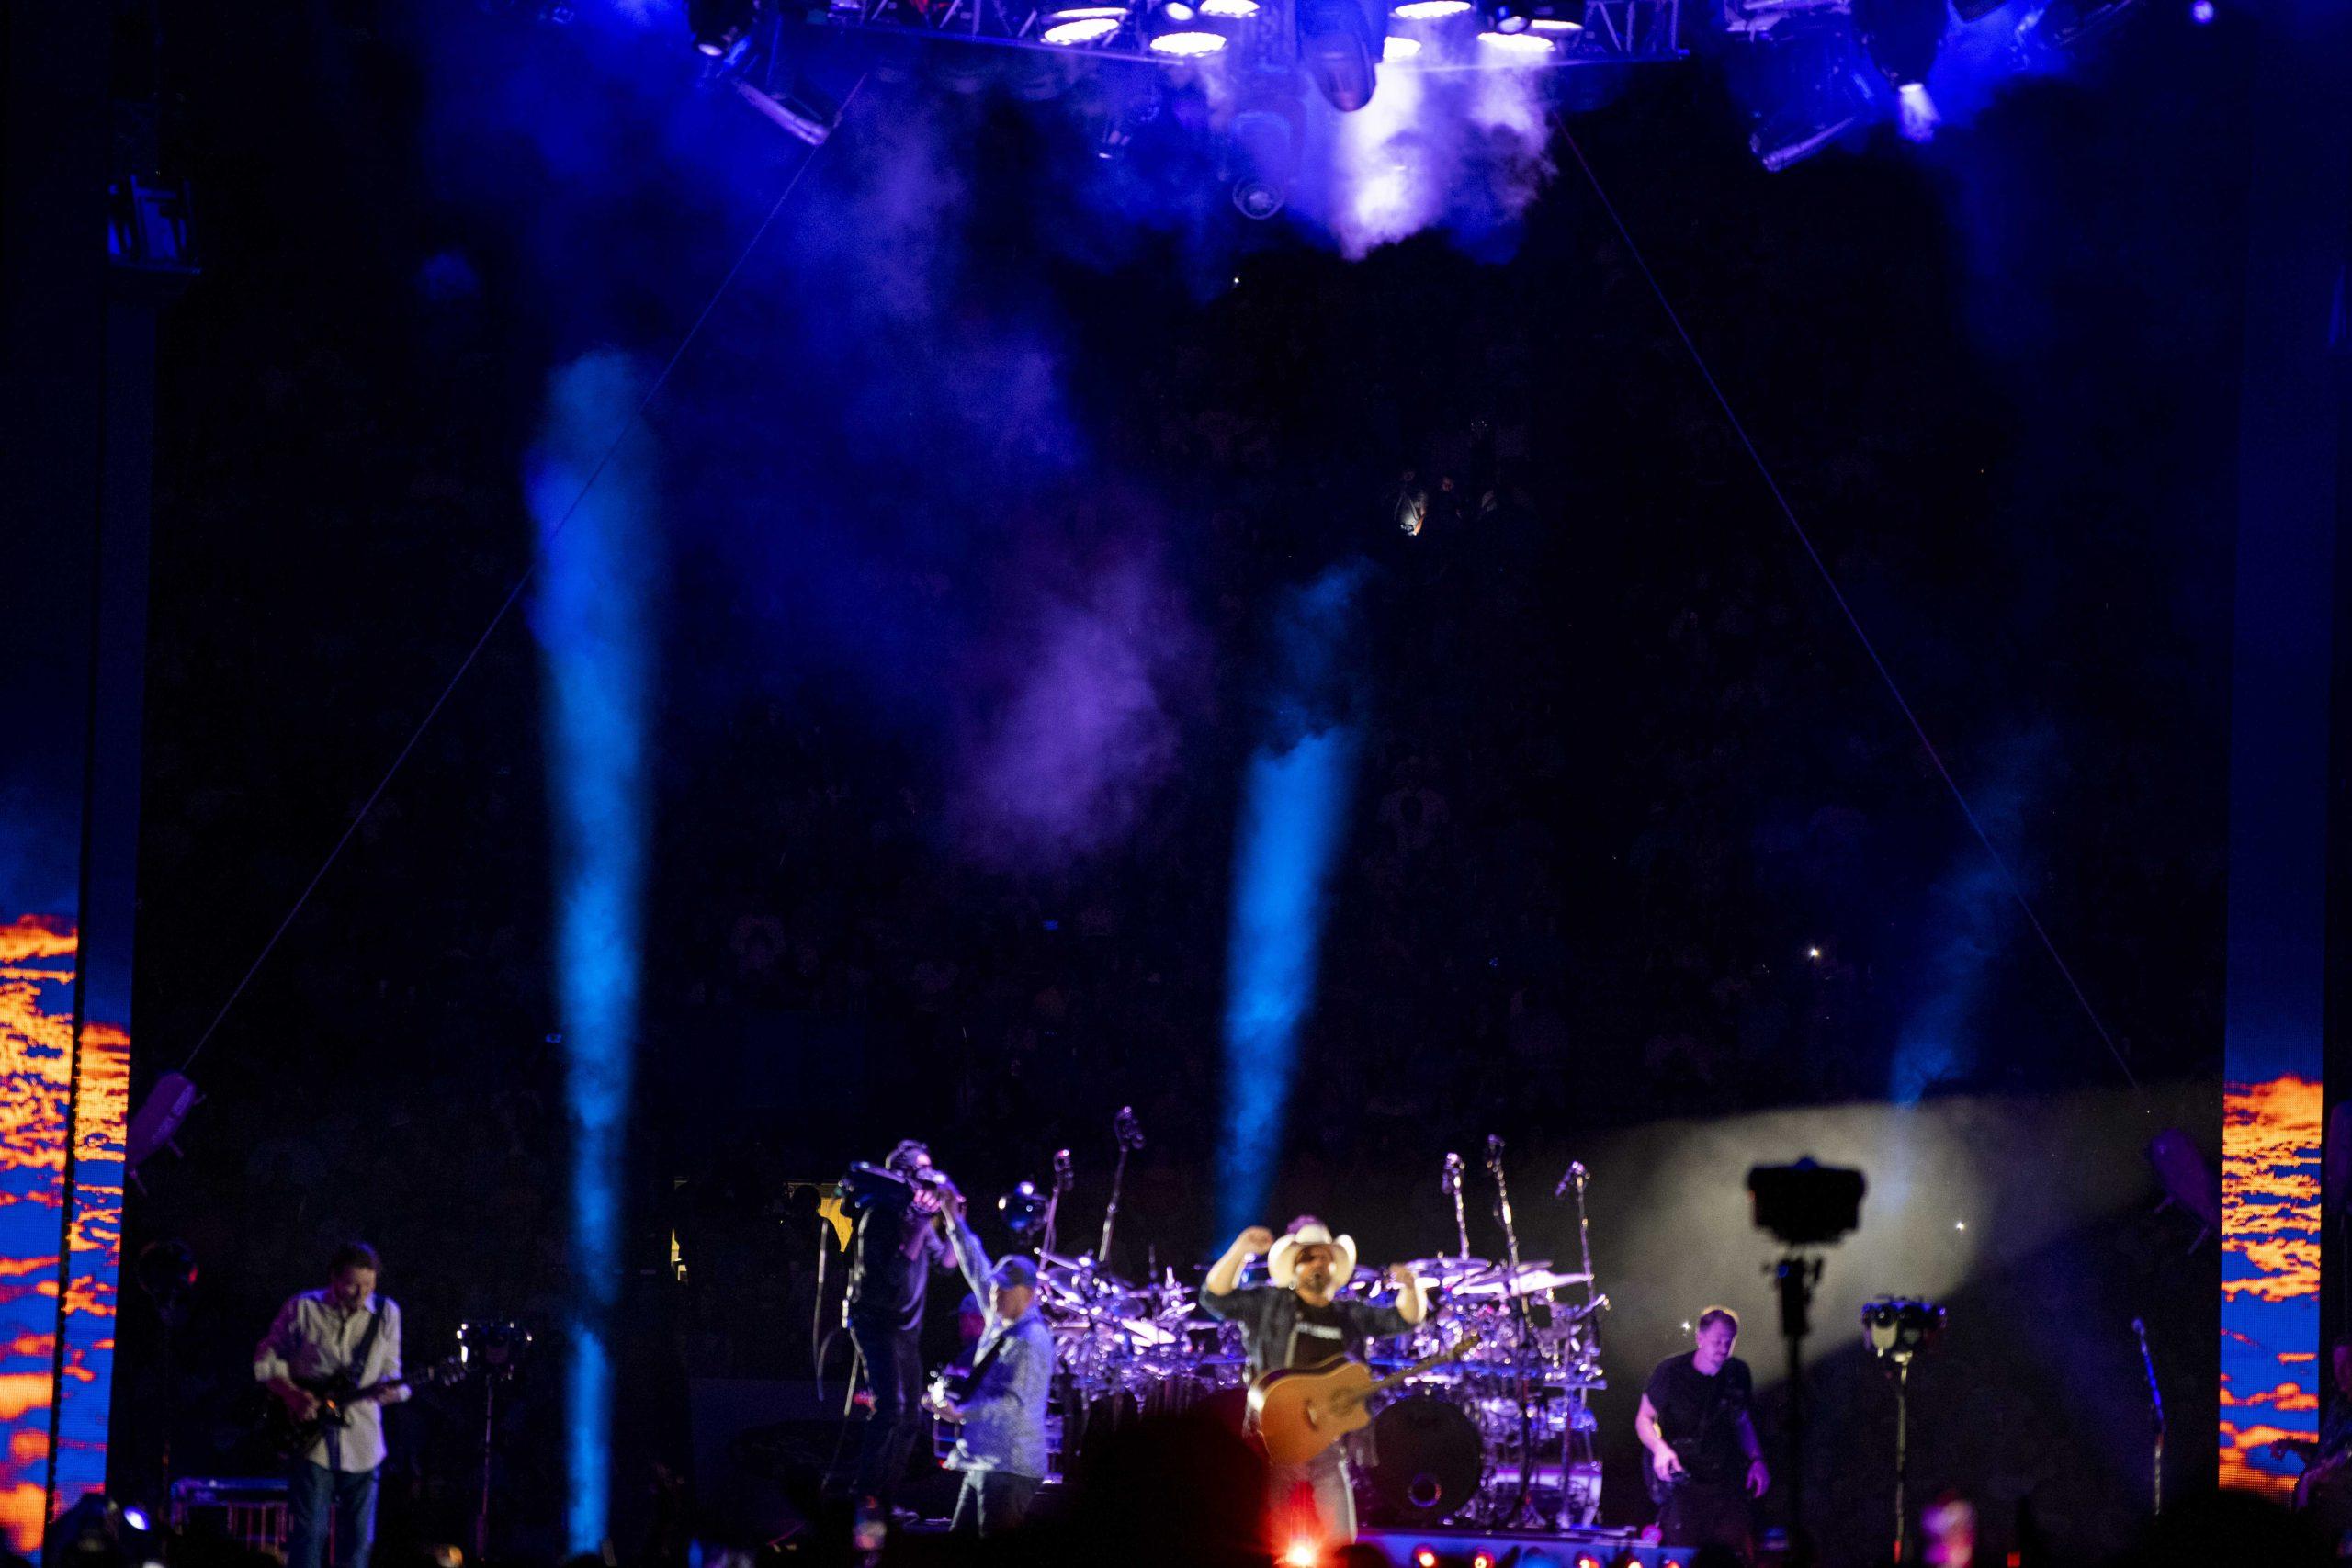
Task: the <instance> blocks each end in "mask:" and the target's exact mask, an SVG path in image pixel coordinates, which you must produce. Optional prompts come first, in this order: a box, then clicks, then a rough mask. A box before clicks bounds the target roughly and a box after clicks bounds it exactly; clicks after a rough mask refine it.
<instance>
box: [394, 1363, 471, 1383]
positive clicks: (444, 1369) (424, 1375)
mask: <svg viewBox="0 0 2352 1568" xmlns="http://www.w3.org/2000/svg"><path fill="white" fill-rule="evenodd" d="M466 1371H467V1367H466V1363H465V1362H463V1361H461V1360H459V1359H458V1358H457V1357H455V1356H451V1357H449V1358H448V1359H447V1360H441V1361H435V1362H434V1363H433V1365H431V1366H429V1367H427V1368H425V1369H424V1371H421V1372H411V1373H410V1374H409V1378H408V1382H409V1386H410V1387H411V1388H450V1387H453V1386H455V1385H456V1384H458V1383H460V1382H464V1381H465V1379H466Z"/></svg>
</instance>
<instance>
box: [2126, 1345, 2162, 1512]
mask: <svg viewBox="0 0 2352 1568" xmlns="http://www.w3.org/2000/svg"><path fill="white" fill-rule="evenodd" d="M2131 1332H2132V1333H2133V1334H2136V1335H2138V1336H2139V1337H2140V1365H2141V1367H2142V1368H2143V1369H2144V1370H2145V1371H2146V1372H2147V1374H2148V1414H2149V1416H2150V1418H2151V1420H2152V1421H2153V1423H2154V1434H2155V1443H2156V1451H2155V1455H2154V1461H2152V1465H2151V1469H2150V1472H2149V1480H2150V1483H2151V1484H2152V1486H2153V1487H2154V1503H2155V1511H2156V1513H2157V1515H2158V1516H2159V1517H2161V1516H2162V1515H2163V1513H2164V1511H2165V1393H2164V1390H2163V1389H2161V1388H2159V1387H2158V1386H2157V1385H2156V1359H2155V1358H2154V1356H2151V1355H2149V1354H2148V1325H2147V1324H2146V1323H2145V1322H2144V1321H2143V1320H2142V1319H2140V1318H2136V1317H2135V1318H2133V1319H2132V1320H2131Z"/></svg>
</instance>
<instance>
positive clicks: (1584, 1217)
mask: <svg viewBox="0 0 2352 1568" xmlns="http://www.w3.org/2000/svg"><path fill="white" fill-rule="evenodd" d="M1589 1175H1590V1172H1589V1171H1587V1170H1586V1169H1585V1168H1584V1161H1582V1160H1580V1159H1579V1160H1570V1161H1569V1162H1568V1168H1567V1171H1566V1174H1564V1175H1563V1176H1562V1177H1561V1178H1560V1184H1559V1185H1558V1186H1557V1187H1555V1188H1553V1189H1552V1196H1553V1197H1554V1198H1559V1197H1562V1196H1564V1195H1565V1194H1566V1192H1567V1190H1568V1189H1570V1188H1571V1187H1573V1188H1575V1189H1576V1194H1577V1243H1578V1245H1579V1246H1580V1247H1581V1248H1582V1251H1583V1258H1584V1306H1583V1308H1582V1310H1580V1311H1579V1312H1578V1313H1577V1318H1578V1319H1580V1320H1588V1321H1589V1332H1590V1334H1591V1335H1592V1355H1593V1359H1594V1360H1596V1361H1598V1360H1599V1359H1600V1313H1601V1309H1602V1307H1604V1306H1605V1305H1606V1304H1607V1298H1605V1297H1604V1296H1602V1295H1601V1294H1600V1283H1599V1282H1598V1281H1597V1280H1595V1279H1594V1277H1593V1272H1592V1217H1591V1215H1590V1214H1589V1213H1588V1212H1587V1210H1586V1208H1585V1201H1584V1184H1585V1181H1586V1179H1588V1177H1589ZM1585 1398H1586V1395H1585V1393H1584V1391H1583V1390H1582V1389H1581V1388H1579V1389H1577V1391H1575V1392H1574V1393H1572V1394H1570V1396H1569V1400H1568V1405H1569V1409H1568V1429H1567V1431H1566V1433H1565V1434H1564V1435H1563V1436H1562V1438H1561V1442H1560V1510H1561V1512H1563V1513H1565V1512H1566V1510H1567V1508H1568V1506H1569V1504H1568V1477H1569V1475H1570V1473H1571V1472H1572V1471H1573V1470H1574V1468H1575V1462H1576V1461H1578V1460H1580V1459H1583V1458H1585V1457H1587V1453H1586V1452H1583V1451H1579V1450H1592V1449H1593V1439H1592V1438H1591V1435H1590V1434H1589V1432H1585V1429H1584V1427H1582V1426H1581V1425H1579V1424H1578V1422H1577V1419H1576V1417H1577V1413H1578V1412H1580V1411H1581V1410H1582V1409H1583V1408H1584V1404H1585ZM1580 1432H1584V1433H1585V1435H1584V1436H1583V1437H1582V1438H1581V1439H1579V1438H1578V1436H1577V1434H1578V1433H1580ZM1554 1517H1555V1519H1556V1518H1557V1517H1558V1516H1557V1515H1555V1516H1554ZM1596 1517H1597V1509H1596ZM1577 1522H1578V1523H1579V1524H1589V1523H1590V1522H1591V1520H1589V1519H1580V1520H1578V1521H1577Z"/></svg>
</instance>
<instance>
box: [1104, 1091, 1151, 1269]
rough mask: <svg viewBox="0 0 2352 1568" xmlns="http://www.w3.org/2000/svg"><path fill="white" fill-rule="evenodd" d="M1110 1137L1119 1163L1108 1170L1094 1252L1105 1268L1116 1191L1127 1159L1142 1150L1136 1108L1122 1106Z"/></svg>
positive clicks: (1116, 1214)
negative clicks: (1105, 1203)
mask: <svg viewBox="0 0 2352 1568" xmlns="http://www.w3.org/2000/svg"><path fill="white" fill-rule="evenodd" d="M1111 1134H1112V1136H1113V1137H1114V1138H1116V1139H1117V1140H1118V1144H1119V1163H1118V1164H1117V1165H1116V1166H1115V1167H1114V1168H1112V1171H1111V1201H1110V1204H1109V1206H1108V1207H1106V1208H1105V1209H1104V1210H1103V1243H1102V1245H1101V1246H1099V1247H1096V1248H1095V1249H1094V1261H1095V1262H1096V1263H1098V1264H1102V1265H1103V1266H1105V1267H1108V1266H1109V1264H1110V1261H1111V1230H1112V1227H1113V1226H1114V1225H1116V1224H1118V1223H1119V1190H1120V1188H1121V1187H1123V1186H1124V1185H1125V1182H1126V1179H1127V1156H1128V1155H1129V1154H1130V1153H1132V1152H1133V1151H1135V1150H1136V1149H1139V1148H1141V1147H1143V1127H1142V1124H1141V1123H1139V1122H1136V1109H1135V1107H1134V1106H1132V1105H1123V1106H1121V1107H1120V1108H1119V1114H1118V1115H1117V1116H1115V1117H1114V1118H1112V1121H1111Z"/></svg>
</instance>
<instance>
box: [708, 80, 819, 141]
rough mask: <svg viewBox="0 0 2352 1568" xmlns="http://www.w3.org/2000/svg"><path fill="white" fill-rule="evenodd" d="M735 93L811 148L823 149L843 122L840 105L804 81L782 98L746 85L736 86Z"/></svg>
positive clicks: (796, 84) (795, 85) (740, 83)
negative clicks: (835, 128) (836, 127)
mask: <svg viewBox="0 0 2352 1568" xmlns="http://www.w3.org/2000/svg"><path fill="white" fill-rule="evenodd" d="M735 91H736V92H737V93H738V94H739V95H741V97H742V99H743V101H744V102H745V103H747V104H749V105H751V106H752V107H753V108H755V109H757V110H759V111H760V112H761V113H762V114H763V115H765V116H767V117H768V118H770V119H772V120H774V121H775V123H776V124H777V125H779V126H782V127H783V128H784V129H785V130H788V131H790V132H791V133H792V134H793V135H795V136H797V137H798V138H799V139H800V140H801V141H806V142H807V143H809V146H811V147H822V146H823V145H824V144H825V142H826V141H827V139H828V138H830V137H831V135H832V134H833V128H834V127H835V126H838V125H839V124H841V122H842V109H841V106H840V105H839V104H837V103H835V102H833V101H832V100H831V98H829V97H827V96H825V95H824V94H823V93H820V92H819V91H818V90H817V89H816V88H815V87H812V86H810V85H809V84H808V83H806V82H795V83H794V84H793V85H791V87H790V88H788V89H787V90H786V92H785V93H784V94H782V95H781V96H778V95H775V94H773V93H766V92H763V91H761V90H760V89H759V88H757V87H754V86H753V85H752V84H751V83H749V82H738V83H736V84H735Z"/></svg>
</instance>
